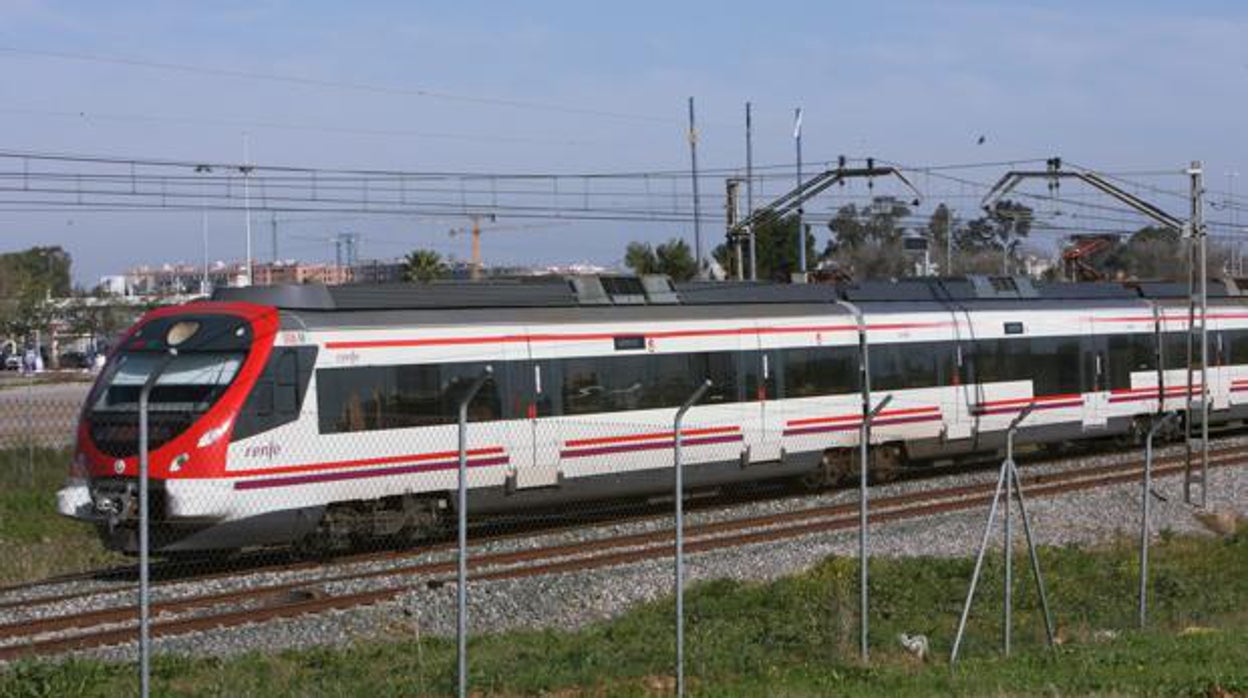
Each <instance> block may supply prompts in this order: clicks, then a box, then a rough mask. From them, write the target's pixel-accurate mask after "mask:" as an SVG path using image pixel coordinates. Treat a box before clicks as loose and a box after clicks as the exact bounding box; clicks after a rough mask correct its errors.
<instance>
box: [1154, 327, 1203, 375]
mask: <svg viewBox="0 0 1248 698" xmlns="http://www.w3.org/2000/svg"><path fill="white" fill-rule="evenodd" d="M1161 351H1162V357H1161V360H1162V366H1164V367H1165V368H1166V369H1176V368H1187V333H1186V332H1167V333H1165V334H1164V335H1162V344H1161ZM1192 354H1193V361H1192V364H1193V366H1194V367H1196V368H1199V367H1200V340H1199V339H1197V340H1196V341H1195V342H1194V343H1193V345H1192Z"/></svg>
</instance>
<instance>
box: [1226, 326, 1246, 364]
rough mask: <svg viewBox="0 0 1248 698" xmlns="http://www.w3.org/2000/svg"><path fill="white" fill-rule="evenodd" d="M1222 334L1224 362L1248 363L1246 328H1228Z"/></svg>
mask: <svg viewBox="0 0 1248 698" xmlns="http://www.w3.org/2000/svg"><path fill="white" fill-rule="evenodd" d="M1224 336H1225V339H1224V340H1223V342H1224V347H1225V348H1224V349H1223V352H1224V353H1225V355H1226V357H1227V359H1226V363H1228V364H1248V330H1229V331H1227V332H1226V333H1224Z"/></svg>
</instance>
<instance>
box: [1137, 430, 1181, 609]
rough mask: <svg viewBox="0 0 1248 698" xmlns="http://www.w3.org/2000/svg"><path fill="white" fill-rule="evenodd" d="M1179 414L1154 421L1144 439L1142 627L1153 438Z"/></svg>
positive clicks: (1146, 605) (1141, 565)
mask: <svg viewBox="0 0 1248 698" xmlns="http://www.w3.org/2000/svg"><path fill="white" fill-rule="evenodd" d="M1178 416H1179V415H1178V413H1177V412H1169V413H1167V414H1166V415H1165V416H1163V417H1162V418H1161V419H1155V420H1153V423H1152V424H1151V425H1150V426H1149V428H1148V436H1146V437H1145V438H1144V479H1143V482H1142V483H1141V484H1142V487H1143V491H1142V492H1141V493H1140V627H1141V628H1143V627H1144V626H1145V625H1146V624H1147V622H1148V621H1147V618H1148V526H1149V513H1150V508H1151V507H1150V506H1149V504H1150V503H1151V502H1150V501H1149V500H1150V499H1151V498H1152V495H1153V437H1154V436H1156V434H1157V432H1158V431H1160V430H1161V428H1162V427H1164V426H1165V425H1166V424H1168V423H1169V422H1170V421H1171V420H1173V419H1174V418H1175V417H1178Z"/></svg>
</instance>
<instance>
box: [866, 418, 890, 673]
mask: <svg viewBox="0 0 1248 698" xmlns="http://www.w3.org/2000/svg"><path fill="white" fill-rule="evenodd" d="M892 401H893V396H892V395H885V396H884V399H883V400H880V404H878V405H876V406H875V407H874V408H870V409H866V410H865V413H864V414H863V415H862V425H861V426H860V427H859V431H858V442H859V443H858V465H859V468H858V469H859V470H860V471H861V472H859V473H858V614H859V616H858V629H859V637H858V653H859V655H860V656H861V657H862V661H863V662H864V663H865V662H866V661H867V660H868V659H869V658H870V654H869V651H870V650H869V649H868V646H867V630H868V629H869V627H870V621H869V619H868V617H867V613H868V609H870V608H871V592H870V586H869V584H868V582H869V581H870V573H869V572H868V569H867V562H868V560H867V507H868V501H869V500H868V495H867V484H868V483H867V480H868V471H870V469H871V468H870V458H871V422H873V421H875V417H876V415H878V414H879V413H880V411H881V410H883V409H884V408H885V407H887V406H888V403H890V402H892ZM870 404H871V403H870V401H868V402H864V403H863V406H864V408H869V406H870Z"/></svg>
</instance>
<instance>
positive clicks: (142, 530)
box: [139, 349, 178, 698]
mask: <svg viewBox="0 0 1248 698" xmlns="http://www.w3.org/2000/svg"><path fill="white" fill-rule="evenodd" d="M177 355H178V351H177V349H170V350H169V353H168V354H165V355H164V357H162V359H161V360H160V362H158V363H157V364H156V366H155V367H154V368H153V369H152V372H151V374H149V375H148V377H147V380H145V381H144V382H143V388H142V389H141V390H140V391H139V695H141V696H142V698H148V696H150V695H151V690H152V686H151V683H152V637H151V634H152V627H151V626H152V608H151V566H152V555H151V553H152V551H151V533H150V531H151V516H150V513H149V506H148V503H149V498H148V480H149V475H150V472H151V470H150V462H149V457H148V456H149V454H148V444H149V438H148V423H147V422H148V420H147V416H148V415H147V412H148V409H147V408H148V403H149V402H150V400H151V396H152V389H153V388H155V387H156V381H158V380H159V379H160V374H162V373H164V372H165V369H166V368H167V367H168V366H169V362H170V361H173V359H174V357H176V356H177Z"/></svg>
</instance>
